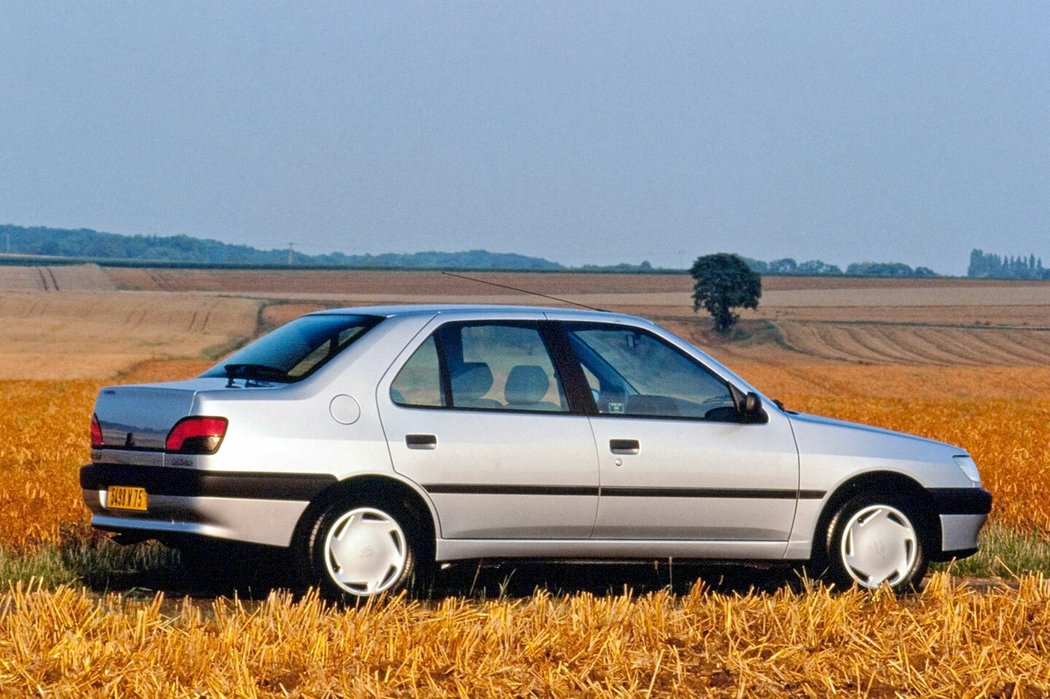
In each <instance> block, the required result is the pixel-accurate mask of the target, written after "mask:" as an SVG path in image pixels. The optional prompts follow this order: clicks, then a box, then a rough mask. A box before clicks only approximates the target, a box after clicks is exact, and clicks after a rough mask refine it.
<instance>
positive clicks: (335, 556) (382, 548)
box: [324, 507, 408, 596]
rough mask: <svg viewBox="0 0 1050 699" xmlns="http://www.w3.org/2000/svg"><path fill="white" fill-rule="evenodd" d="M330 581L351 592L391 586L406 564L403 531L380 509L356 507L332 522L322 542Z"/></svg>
mask: <svg viewBox="0 0 1050 699" xmlns="http://www.w3.org/2000/svg"><path fill="white" fill-rule="evenodd" d="M324 550H325V567H326V568H327V570H328V575H329V577H330V578H331V579H332V581H333V582H334V583H335V584H336V585H338V586H339V587H341V588H342V589H343V590H346V591H347V592H349V593H350V594H353V595H358V596H368V595H374V594H377V593H380V592H383V591H384V590H387V589H389V588H390V587H392V586H393V585H394V584H395V583H396V582H397V581H398V579H399V578H400V577H401V574H402V573H403V572H404V570H405V566H406V565H408V546H407V544H406V542H405V533H404V531H402V529H401V526H400V525H399V524H398V523H397V521H396V520H394V518H392V517H391V516H390V515H388V514H386V513H385V512H382V511H380V510H374V509H371V508H364V507H363V508H358V509H355V510H350V511H349V512H347V513H346V514H344V515H343V516H341V517H340V518H339V519H337V520H336V521H335V524H333V525H332V527H331V529H329V530H328V534H327V536H326V537H325V542H324Z"/></svg>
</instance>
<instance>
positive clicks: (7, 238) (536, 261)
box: [0, 225, 1050, 279]
mask: <svg viewBox="0 0 1050 699" xmlns="http://www.w3.org/2000/svg"><path fill="white" fill-rule="evenodd" d="M703 252H705V251H698V254H703ZM0 253H7V255H8V256H9V257H7V258H4V257H3V256H2V255H0V263H6V264H12V263H21V264H25V263H26V262H31V261H32V257H34V256H36V257H43V258H47V262H48V263H50V264H53V263H54V262H56V261H62V260H66V261H71V262H73V261H75V262H82V261H92V262H98V263H100V264H103V265H110V266H116V265H150V266H207V267H211V266H219V267H287V266H295V267H347V268H356V269H460V270H468V269H469V270H510V271H514V270H525V271H528V270H536V271H570V270H572V271H584V272H591V271H594V272H606V271H609V272H666V273H674V274H681V273H683V272H684V270H681V269H658V268H654V267H653V266H652V265H650V264H649V263H648V262H642V263H641V264H630V263H622V264H618V265H607V266H598V265H584V266H582V267H566V266H565V265H562V264H560V263H558V262H552V261H551V260H547V259H544V258H542V257H530V256H528V255H519V254H516V253H505V252H489V251H488V250H467V251H465V252H414V253H385V254H382V255H346V254H343V253H339V252H333V253H328V254H323V255H306V254H303V253H301V252H298V251H295V250H291V249H273V250H260V249H258V248H255V247H251V246H249V245H231V244H229V243H223V242H220V241H218V240H208V239H202V238H192V237H190V236H186V235H175V236H157V235H119V234H116V233H103V232H99V231H94V230H90V229H86V228H81V229H77V230H70V229H63V228H45V227H33V228H27V227H23V226H14V225H0ZM18 256H28V259H26V258H21V257H18ZM744 260H745V261H746V262H747V263H748V265H749V266H750V267H751V268H752V269H753V270H755V271H756V272H758V273H759V274H771V275H800V276H803V275H804V276H835V275H843V274H844V275H847V276H859V277H912V278H913V277H936V276H939V275H938V274H937V273H936V272H934V271H933V270H932V269H930V268H928V267H915V268H913V267H910V266H908V265H906V264H903V263H900V262H858V263H854V264H851V265H849V266H847V267H846V269H845V270H844V271H843V270H842V269H841V268H840V267H838V266H836V265H831V264H827V263H825V262H822V261H821V260H807V261H804V262H797V261H795V260H794V259H792V258H790V257H787V258H782V259H779V260H773V261H771V262H764V261H762V260H754V259H749V258H746V257H745V258H744ZM968 276H970V277H999V278H1010V277H1014V278H1028V279H1046V278H1050V270H1046V269H1045V268H1044V267H1043V263H1042V260H1037V259H1036V258H1035V257H1034V256H1030V257H1028V258H1023V257H1017V258H1009V257H1007V258H1001V257H999V256H998V255H991V254H985V253H983V252H982V251H980V250H974V251H973V253H972V254H971V259H970V269H969V274H968Z"/></svg>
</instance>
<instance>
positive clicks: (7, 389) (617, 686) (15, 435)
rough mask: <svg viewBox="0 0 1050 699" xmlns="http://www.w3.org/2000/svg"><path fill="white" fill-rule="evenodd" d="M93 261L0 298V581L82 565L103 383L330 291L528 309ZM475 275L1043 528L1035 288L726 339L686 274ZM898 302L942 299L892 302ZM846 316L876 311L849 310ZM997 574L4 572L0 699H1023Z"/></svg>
mask: <svg viewBox="0 0 1050 699" xmlns="http://www.w3.org/2000/svg"><path fill="white" fill-rule="evenodd" d="M102 271H103V272H104V273H105V275H106V276H107V278H108V279H109V280H110V282H111V283H112V284H113V286H116V287H119V288H120V289H121V290H117V291H113V290H109V291H107V290H104V289H95V290H92V291H80V292H73V291H65V290H63V289H62V288H61V282H60V288H59V290H58V291H57V292H56V291H55V290H53V289H48V290H44V289H38V290H36V291H32V290H26V289H23V290H21V291H8V292H0V319H2V320H3V323H2V325H0V434H3V435H5V439H4V440H3V441H0V472H3V473H4V475H5V479H4V482H3V485H2V486H0V564H4V561H5V560H7V561H11V560H21V559H25V560H30V559H32V560H36V558H34V557H37V558H41V557H42V558H47V556H48V555H50V554H49V552H56V551H57V552H59V553H58V554H56V556H57V557H59V558H61V557H62V556H64V555H67V554H63V553H61V552H63V551H67V552H68V551H76V552H81V553H78V554H77V555H86V556H88V558H89V560H93V559H91V558H90V556H91V555H100V554H92V552H93V551H103V550H108V549H107V548H106V546H104V545H102V544H101V543H100V542H99V540H98V537H97V535H94V534H92V533H91V532H90V530H89V528H88V527H87V526H86V522H87V514H86V511H85V510H84V508H83V506H82V505H81V503H80V491H79V485H78V483H77V470H78V468H79V466H80V465H81V464H82V463H84V461H85V460H86V459H87V458H88V424H89V420H90V415H91V407H92V404H93V400H94V396H95V394H96V392H97V391H98V389H99V387H100V386H101V385H103V384H104V383H107V382H113V381H121V382H125V381H159V380H171V379H180V378H186V377H189V376H192V375H195V374H197V373H199V372H200V371H201V370H202V369H203V368H205V367H206V366H208V365H209V364H210V363H212V362H213V361H214V359H215V358H216V355H217V354H221V353H222V352H223V351H224V350H225V349H228V348H232V347H233V346H235V345H236V344H238V343H240V342H243V341H244V339H246V338H248V337H251V336H253V335H255V334H257V333H259V332H262V331H264V330H266V329H267V328H271V327H275V326H277V325H280V324H281V323H283V322H287V321H288V320H290V319H291V318H293V317H295V316H297V315H299V314H301V313H304V312H309V311H312V310H315V309H318V308H323V307H326V306H332V305H343V304H346V303H353V302H358V299H361V300H362V301H361V302H369V301H368V299H377V300H378V299H386V300H402V301H404V300H407V301H433V300H442V299H444V300H470V301H479V300H488V299H491V298H495V299H497V300H501V301H502V302H523V301H524V302H527V303H533V302H534V301H535V299H531V298H528V297H526V298H522V297H521V295H518V294H514V293H513V292H508V291H499V290H495V291H494V290H492V289H489V288H487V287H479V286H478V285H476V283H474V282H466V281H463V280H454V279H447V278H444V277H442V276H440V275H435V274H434V273H398V274H395V275H391V274H390V273H385V272H383V273H379V272H377V273H362V274H361V275H360V276H355V275H356V274H357V273H354V275H347V274H346V273H334V272H333V273H327V272H326V273H316V274H317V276H316V277H311V276H310V275H313V274H315V273H312V272H311V273H303V272H288V273H287V275H286V276H282V275H278V274H275V273H273V272H271V271H267V272H260V273H248V272H229V273H227V272H213V271H207V270H190V271H185V270H163V271H155V270H102ZM340 275H341V276H340ZM479 276H486V275H479ZM487 276H490V277H491V278H493V279H494V280H496V279H498V280H500V282H501V283H504V282H505V283H508V284H510V285H513V286H520V287H529V288H536V290H539V291H542V292H544V293H550V294H554V295H566V296H567V297H569V298H573V299H578V298H589V299H591V300H595V299H603V300H605V301H609V302H615V303H608V304H607V305H608V307H610V308H613V309H614V310H627V311H636V312H643V313H645V314H647V315H649V316H650V317H654V318H656V319H657V320H658V321H659V322H661V323H662V324H665V325H667V326H669V327H671V328H672V329H674V330H675V331H676V332H679V333H680V334H682V335H683V336H685V337H687V338H690V339H693V340H695V341H697V342H699V343H701V345H703V346H706V347H707V348H708V349H709V350H710V351H711V352H712V353H713V354H714V355H715V356H717V357H719V358H720V359H723V360H724V361H726V362H727V363H728V364H729V365H730V366H732V367H733V368H734V369H735V370H737V371H738V373H740V374H741V375H743V376H744V377H745V378H747V379H748V380H749V381H751V382H752V383H753V384H754V385H755V386H757V387H758V388H760V389H761V390H762V391H763V392H765V393H767V394H768V395H770V396H772V397H776V398H780V399H782V400H783V401H784V402H785V403H786V404H787V407H789V408H791V409H798V410H804V411H808V412H815V413H820V414H825V415H830V416H834V417H840V418H844V419H848V420H858V421H862V422H868V423H871V424H875V425H880V426H883V427H887V428H891V429H898V430H904V431H908V432H914V433H917V434H921V435H925V436H928V437H932V438H934V439H939V440H944V441H948V442H951V443H955V444H959V445H960V446H963V447H965V448H967V449H969V450H970V451H971V453H972V454H973V455H974V457H975V458H976V460H977V462H978V463H979V465H980V466H981V469H982V475H983V477H984V480H985V484H986V486H987V487H988V488H989V489H990V490H991V491H992V492H993V493H994V495H995V506H994V510H993V513H992V520H993V522H994V524H995V526H996V527H999V528H1000V529H1002V530H1003V531H1006V532H1014V533H1017V534H1019V535H1024V536H1026V537H1034V539H1035V540H1038V541H1044V542H1045V541H1046V540H1047V539H1048V537H1050V535H1048V532H1050V507H1048V506H1047V502H1046V498H1045V493H1047V492H1050V440H1048V439H1047V434H1048V433H1047V427H1046V426H1047V424H1050V361H1048V349H1047V345H1048V344H1050V343H1048V342H1046V339H1047V333H1048V332H1050V302H1048V301H1047V300H1046V298H1045V297H1046V293H1047V289H1050V285H1045V284H1044V285H1023V284H1022V285H1016V286H1012V285H1003V284H1002V283H997V284H996V283H970V282H966V281H965V280H929V281H925V280H924V281H923V283H922V284H920V285H919V286H918V287H915V288H910V290H909V293H908V294H905V295H904V296H902V295H901V293H900V289H901V285H902V284H903V285H904V286H906V287H907V286H908V285H909V284H910V283H909V282H885V281H878V282H872V281H871V280H844V279H837V280H809V281H806V280H800V279H772V280H767V286H766V288H767V294H766V296H764V297H763V304H762V306H761V307H760V309H761V310H760V312H758V313H745V314H744V323H743V325H742V333H741V335H740V336H739V337H737V338H736V339H735V340H734V341H726V340H724V339H722V338H719V337H717V336H714V335H712V333H711V332H710V331H709V330H708V322H707V320H706V319H705V318H701V317H698V316H695V315H694V314H693V313H692V309H691V304H690V300H689V284H688V281H689V280H688V278H686V279H684V280H683V279H681V278H679V277H675V276H666V275H650V276H645V275H641V276H634V275H608V276H607V275H547V274H522V275H487ZM136 280H137V281H136ZM267 280H269V281H267ZM150 284H152V285H153V286H152V287H150V286H149V285H150ZM533 284H535V287H533V286H531V285H533ZM147 288H148V290H143V289H147ZM136 289H138V290H136ZM963 289H978V290H979V292H980V293H979V294H977V295H973V294H971V293H970V292H966V293H960V294H959V295H956V292H958V291H960V290H963ZM1003 289H1005V290H1003ZM1018 289H1022V290H1023V291H1021V292H1018V291H1017V290H1018ZM779 292H783V294H788V293H791V294H796V295H795V296H790V295H781V296H779V297H778V295H777V294H778V293H779ZM798 292H806V293H805V294H802V295H801V296H799V295H798ZM911 292H916V293H917V295H918V296H917V298H918V297H921V298H919V300H921V301H922V303H923V304H930V303H931V302H932V301H931V300H933V299H935V300H937V301H938V303H941V304H949V305H936V304H934V305H914V304H910V303H908V302H907V299H908V298H912V295H911ZM851 295H852V296H851ZM980 298H984V299H985V301H986V303H984V304H983V305H982V304H979V303H977V302H978V301H979V300H980ZM807 299H808V303H810V304H811V305H808V306H798V305H789V304H788V302H789V301H790V302H791V303H803V302H807ZM814 299H818V300H819V299H823V300H821V301H819V303H818V301H817V300H814ZM953 299H954V300H955V305H950V304H951V302H952V301H953ZM862 301H863V302H864V303H868V304H876V305H866V306H865V305H850V304H851V303H860V302H862ZM832 302H833V303H832ZM1007 302H1010V303H1012V304H1013V305H1000V304H1004V303H1007ZM544 303H546V302H544ZM551 303H554V302H551ZM778 304H779V305H778ZM826 304H830V305H826ZM110 548H112V546H110ZM85 552H86V553H85ZM106 560H108V559H105V558H104V557H101V558H98V559H97V561H98V562H97V563H96V565H98V566H104V565H120V566H126V565H128V563H127V562H126V559H121V561H122V562H121V563H119V564H111V563H106V562H105V561H106ZM949 570H950V569H949ZM1017 572H1018V573H1022V574H1021V575H1019V576H1017V577H1009V578H1007V579H1006V580H1004V581H999V582H991V583H985V584H981V585H979V586H978V585H974V584H972V583H970V582H967V581H964V580H961V579H959V578H957V577H953V576H952V575H951V574H950V572H949V573H936V574H934V575H933V576H932V577H931V579H930V582H929V584H928V585H927V587H926V589H925V590H924V591H923V592H922V593H921V594H918V595H915V596H912V597H906V598H903V599H897V598H894V597H892V596H891V595H888V594H882V593H876V594H864V593H857V592H846V593H832V592H830V591H827V590H825V589H822V588H804V589H797V588H796V587H795V586H788V585H784V586H779V587H777V588H775V589H776V591H774V592H752V593H747V594H743V593H726V592H719V591H716V590H715V589H714V588H712V587H708V586H707V585H705V584H704V583H702V582H701V583H699V584H698V585H696V586H694V587H693V588H692V589H691V590H690V591H688V592H684V593H683V588H682V586H681V585H678V586H676V587H675V588H674V589H675V590H677V592H678V594H676V592H675V591H672V589H662V590H659V591H655V592H649V591H643V592H637V591H635V589H634V588H632V587H624V585H623V582H622V581H620V582H617V581H616V580H610V581H609V583H608V585H607V587H606V588H605V589H607V590H612V592H609V593H607V594H599V595H595V594H592V593H591V592H584V591H580V590H573V589H571V584H572V583H571V581H570V582H568V583H566V582H563V583H562V584H561V586H559V587H558V588H556V590H554V591H551V590H548V589H540V590H538V591H537V592H535V593H533V594H531V595H528V594H526V596H524V597H511V596H508V597H505V598H498V599H486V598H485V597H484V596H481V597H479V596H478V595H477V594H475V593H472V586H471V585H470V581H469V580H468V581H467V583H466V585H465V586H464V587H463V588H462V589H458V588H453V589H452V590H451V591H449V592H444V593H442V594H443V595H445V597H444V598H443V599H435V600H429V601H428V600H417V601H408V600H403V599H397V600H391V601H388V602H386V603H383V604H377V605H372V606H369V607H364V608H361V609H334V608H328V607H325V606H324V605H322V604H321V603H319V602H318V600H317V599H316V598H315V597H314V596H312V595H309V594H308V595H306V596H305V597H302V598H293V597H291V596H289V595H287V594H283V593H273V594H271V595H270V596H269V597H268V598H266V599H265V600H264V601H262V602H238V601H236V600H230V599H226V598H221V597H220V598H218V599H214V600H199V599H195V598H190V597H179V598H175V599H169V595H165V593H164V592H156V591H155V590H156V589H159V590H161V591H163V590H167V591H168V592H169V593H177V592H178V588H177V586H175V587H172V586H168V585H167V584H166V583H165V582H164V580H163V579H161V580H156V579H153V580H152V582H151V585H154V586H155V587H154V589H153V590H141V589H140V590H137V591H135V594H134V595H130V596H122V595H119V594H109V595H101V596H100V594H99V592H98V591H97V590H95V591H92V590H89V589H83V588H82V587H81V586H73V587H68V586H57V587H53V588H52V589H48V588H46V587H43V586H41V585H40V584H39V583H36V584H30V583H27V582H25V580H26V579H27V578H25V577H19V578H12V580H17V582H9V583H7V590H6V592H3V593H0V695H2V696H28V695H34V696H37V695H53V696H99V697H109V696H141V697H168V696H186V697H191V696H193V697H196V696H265V697H269V696H275V697H276V696H303V697H312V696H318V697H324V696H333V697H334V696H351V697H369V696H465V697H467V696H469V697H475V696H493V697H495V696H537V697H538V696H593V697H623V696H680V697H692V696H716V697H723V696H724V697H736V696H769V697H775V696H777V697H778V696H800V697H801V696H874V697H894V696H915V697H919V696H922V697H927V696H944V697H959V696H964V697H965V696H973V697H978V696H1001V697H1013V696H1018V697H1022V696H1047V695H1048V694H1050V660H1048V656H1050V648H1048V642H1050V641H1048V639H1050V584H1048V583H1047V581H1046V580H1045V579H1044V578H1043V577H1041V576H1039V575H1023V571H1017ZM509 575H513V572H511V573H509ZM468 577H469V576H468ZM106 579H110V578H106ZM136 584H137V583H136ZM565 585H568V589H566V588H565V587H564V586H565ZM684 589H688V585H686V586H685V588H684ZM745 589H746V588H745Z"/></svg>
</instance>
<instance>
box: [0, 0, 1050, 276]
mask: <svg viewBox="0 0 1050 699" xmlns="http://www.w3.org/2000/svg"><path fill="white" fill-rule="evenodd" d="M0 223H12V224H16V225H24V226H32V225H45V226H54V227H63V228H81V227H84V228H94V229H97V230H104V231H110V232H114V233H126V234H138V233H142V234H158V235H176V234H186V235H192V236H198V237H205V238H216V239H219V240H223V241H226V242H232V243H246V244H251V245H255V246H257V247H262V248H272V247H285V246H286V245H287V243H288V242H289V241H294V242H296V243H297V244H298V249H299V250H301V251H303V252H306V253H311V254H314V253H321V252H328V251H333V250H338V251H342V252H347V253H361V252H371V253H379V252H413V251H418V250H449V251H454V250H466V249H473V248H487V249H489V250H495V251H509V252H520V253H525V254H530V255H538V256H542V257H546V258H549V259H553V260H556V261H559V262H562V263H566V264H583V263H589V262H593V263H599V264H609V263H616V262H621V261H626V262H635V263H637V262H641V261H642V260H649V261H650V262H651V263H652V264H654V265H659V266H678V267H685V266H687V265H688V264H689V263H690V262H691V261H692V260H693V259H694V258H695V257H696V256H697V255H700V254H706V253H710V252H718V251H730V252H737V253H740V254H743V255H747V256H750V257H755V258H760V259H766V260H769V259H774V258H779V257H786V256H791V257H795V258H796V259H798V260H799V261H802V260H807V259H812V258H820V259H823V260H824V261H826V262H831V263H834V264H839V265H845V264H847V263H849V262H855V261H864V260H867V261H891V260H892V261H900V262H906V263H908V264H910V265H913V266H917V265H925V266H929V267H932V268H933V269H935V270H937V271H939V272H943V273H956V274H957V273H962V272H964V271H965V268H966V264H967V262H968V255H969V251H970V249H971V248H974V247H978V248H982V249H984V250H985V251H990V252H998V253H1001V254H1009V255H1015V254H1025V255H1027V254H1028V253H1035V254H1036V255H1037V256H1042V257H1043V259H1044V264H1050V235H1048V234H1050V4H1048V3H1027V4H1023V3H1013V2H1011V3H1005V2H1004V3H998V2H996V3H980V4H978V3H958V2H922V3H919V2H906V3H885V2H878V3H871V2H856V3H841V2H830V3H825V4H817V3H795V2H792V3H777V4H771V3H754V4H740V3H723V4H705V3H695V2H683V3H658V2H638V3H625V2H606V1H602V2H579V3H577V2H573V3H569V2H557V3H555V2H519V1H514V2H509V1H508V2H484V3H480V2H478V3H473V2H472V3H455V2H442V3H418V4H417V3H409V4H400V3H399V4H393V3H388V2H377V3H369V4H360V3H343V2H316V3H309V4H308V3H295V2H284V3H248V2H200V3H180V2H143V3H132V2H122V3H108V2H77V3H74V2H56V3H50V2H38V1H31V2H7V1H4V2H3V3H2V4H0Z"/></svg>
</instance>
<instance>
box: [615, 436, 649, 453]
mask: <svg viewBox="0 0 1050 699" xmlns="http://www.w3.org/2000/svg"><path fill="white" fill-rule="evenodd" d="M609 449H610V450H611V451H612V453H613V454H637V453H638V452H640V451H641V450H642V445H641V444H640V443H639V442H638V440H637V439H610V440H609Z"/></svg>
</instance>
